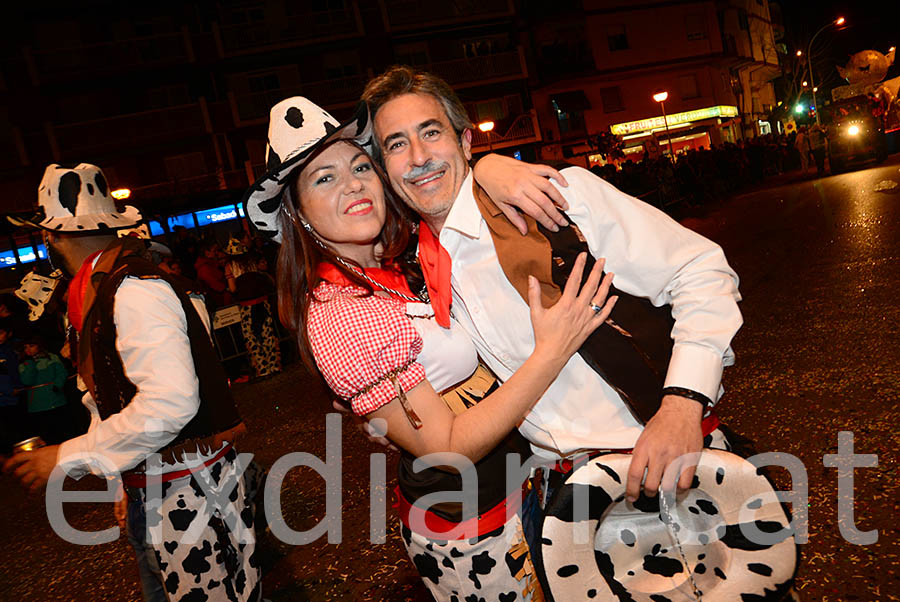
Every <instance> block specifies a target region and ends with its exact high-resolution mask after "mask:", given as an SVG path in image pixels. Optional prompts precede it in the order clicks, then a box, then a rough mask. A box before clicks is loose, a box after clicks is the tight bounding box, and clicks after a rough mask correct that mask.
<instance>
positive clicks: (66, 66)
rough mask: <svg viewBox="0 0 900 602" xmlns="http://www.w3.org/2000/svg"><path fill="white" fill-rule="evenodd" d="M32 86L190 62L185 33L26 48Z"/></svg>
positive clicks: (190, 54) (190, 49) (190, 52)
mask: <svg viewBox="0 0 900 602" xmlns="http://www.w3.org/2000/svg"><path fill="white" fill-rule="evenodd" d="M25 57H26V60H27V61H28V66H29V70H30V71H31V76H32V80H33V83H35V84H37V83H39V82H40V81H41V80H44V79H58V78H60V77H65V78H69V77H71V76H73V75H77V74H79V73H85V72H91V73H96V72H109V71H120V70H125V69H128V68H132V67H138V66H141V67H151V66H157V65H168V64H177V63H183V62H185V61H192V60H193V50H192V48H191V46H190V40H189V38H188V36H187V34H186V32H175V33H170V34H164V35H158V36H149V37H142V38H131V39H128V40H118V41H116V42H107V43H103V44H90V45H87V46H76V47H73V48H54V49H49V50H39V49H34V48H27V49H25Z"/></svg>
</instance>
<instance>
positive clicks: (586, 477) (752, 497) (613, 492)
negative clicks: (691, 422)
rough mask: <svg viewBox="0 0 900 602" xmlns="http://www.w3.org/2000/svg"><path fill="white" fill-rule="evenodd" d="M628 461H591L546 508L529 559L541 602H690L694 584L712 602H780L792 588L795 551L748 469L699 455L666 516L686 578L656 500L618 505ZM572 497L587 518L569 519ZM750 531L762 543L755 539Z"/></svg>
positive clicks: (714, 454)
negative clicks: (671, 518) (690, 476)
mask: <svg viewBox="0 0 900 602" xmlns="http://www.w3.org/2000/svg"><path fill="white" fill-rule="evenodd" d="M630 462H631V456H630V455H625V454H609V455H604V456H600V457H598V458H594V459H592V460H590V461H589V462H587V464H585V465H584V466H582V467H580V468H578V469H577V470H575V471H574V472H572V473H571V474H570V475H569V476H568V477H567V479H566V481H565V484H564V485H563V486H562V487H561V488H560V489H559V490H558V491H557V492H556V493H555V494H554V497H553V499H552V500H551V501H550V502H549V503H548V505H547V508H546V511H545V515H544V519H543V524H542V526H541V534H540V537H539V538H538V541H539V542H540V545H539V546H538V549H537V551H536V552H535V553H534V557H535V568H536V571H537V574H538V577H539V579H540V581H541V584H542V586H543V587H544V590H545V591H544V593H545V596H547V599H548V600H557V601H559V602H561V601H563V600H584V599H591V600H596V601H601V600H602V601H615V600H621V599H626V598H623V597H621V596H623V595H627V596H630V597H628V598H627V599H631V600H634V601H635V602H643V601H646V602H651V601H653V600H662V599H669V600H681V599H684V600H691V599H694V595H693V585H692V583H691V578H693V582H694V583H695V584H696V585H697V587H698V589H700V590H701V591H702V592H703V599H704V600H707V601H709V602H713V601H721V602H724V601H726V600H728V601H730V600H742V599H754V600H755V599H760V600H762V599H766V600H768V599H772V600H777V599H780V597H779V596H778V594H779V593H784V592H786V591H787V590H788V589H789V588H790V586H791V583H792V580H793V576H794V572H795V568H796V544H795V542H794V538H793V534H792V532H791V531H790V530H789V529H790V527H789V520H788V517H787V515H786V514H785V511H784V509H783V508H782V507H781V505H780V504H779V503H778V501H777V499H776V497H775V492H774V490H773V488H772V486H771V484H770V483H769V482H768V480H766V478H765V477H764V476H761V475H759V474H757V472H756V467H755V466H753V465H752V464H750V463H749V462H747V461H746V460H744V459H742V458H740V457H738V456H736V455H734V454H731V453H729V452H724V451H720V450H710V449H707V450H704V451H703V454H702V455H701V458H700V462H699V464H698V466H697V471H696V478H695V479H694V483H693V486H692V487H691V489H689V490H688V491H687V492H685V493H684V494H680V495H679V501H678V504H677V505H676V507H675V509H674V511H673V514H674V518H675V521H676V523H677V524H678V527H676V528H677V533H678V534H679V542H678V543H680V544H681V549H682V551H683V553H684V559H686V560H687V563H688V567H687V568H688V570H689V571H690V573H689V572H688V570H685V567H684V563H683V559H682V556H681V553H680V552H679V550H678V545H677V544H676V542H675V541H674V540H673V538H672V536H671V534H670V531H669V528H668V527H667V526H666V525H665V523H663V521H662V519H661V518H660V516H659V500H658V498H647V497H644V496H642V497H641V498H639V499H638V500H637V501H636V502H635V503H634V504H632V503H630V502H627V501H626V500H625V483H626V480H627V474H628V466H629V464H630ZM579 496H583V498H582V499H585V500H587V509H586V510H587V514H586V516H587V519H586V520H581V521H575V520H574V519H573V508H574V507H576V506H575V505H573V501H574V500H575V499H576V498H578V497H579ZM754 528H758V529H760V530H762V531H763V533H765V534H766V535H765V536H764V537H762V538H760V537H753V536H752V535H753V534H754V533H757V532H756V531H754V530H753V529H754ZM742 595H746V597H742ZM768 596H773V597H771V598H770V597H768Z"/></svg>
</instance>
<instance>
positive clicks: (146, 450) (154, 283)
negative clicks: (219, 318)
mask: <svg viewBox="0 0 900 602" xmlns="http://www.w3.org/2000/svg"><path fill="white" fill-rule="evenodd" d="M194 306H195V307H196V308H197V310H198V313H199V314H200V316H201V318H202V319H203V322H204V324H206V325H207V329H208V328H209V317H208V315H207V313H206V309H205V308H204V307H203V305H202V303H198V302H196V301H195V303H194ZM114 319H115V324H116V334H117V337H116V349H117V350H118V351H119V354H120V356H121V358H122V364H123V365H124V367H125V375H126V376H127V377H128V379H129V380H130V381H131V382H132V383H134V385H135V386H136V387H137V393H136V394H135V396H134V398H133V399H132V400H131V403H129V404H128V405H127V406H125V408H124V409H123V410H122V411H121V412H118V413H116V414H113V415H112V416H110V417H108V418H107V419H106V420H101V419H100V415H99V413H98V411H97V406H96V403H95V402H94V400H93V399H92V398H91V395H90V393H85V395H84V398H83V401H82V402H83V403H84V405H85V406H86V407H87V408H88V410H89V411H90V414H91V425H90V428H89V429H88V432H87V433H85V434H84V435H81V436H80V437H75V438H74V439H70V440H68V441H66V442H64V443H62V444H61V445H60V448H59V455H58V463H59V465H60V466H61V467H62V468H63V469H64V470H65V471H66V472H67V473H68V474H69V475H70V476H72V477H74V478H80V477H82V476H84V475H85V474H87V473H88V472H92V473H94V474H96V475H98V476H115V473H116V472H121V471H124V470H128V469H129V468H133V467H134V466H136V465H138V464H139V463H140V462H141V461H143V460H144V459H145V458H147V456H148V455H149V454H151V453H154V452H156V451H158V450H160V449H162V448H163V447H165V446H166V445H167V444H169V443H171V442H172V441H173V440H174V439H175V437H176V436H177V435H178V433H179V432H180V431H181V429H182V428H183V427H184V426H185V425H186V424H187V423H188V422H189V421H190V420H191V419H192V418H193V417H194V415H195V414H196V413H197V409H198V408H199V407H200V383H199V380H198V378H197V374H196V372H195V370H194V360H193V356H192V355H191V347H190V340H189V339H188V334H187V319H186V317H185V315H184V310H183V309H182V307H181V302H180V301H179V300H178V297H177V296H176V295H175V291H173V290H172V287H171V286H169V284H168V283H166V282H165V281H164V280H156V279H139V278H126V279H125V280H123V281H122V284H121V285H120V286H119V288H118V290H117V291H116V297H115V309H114ZM217 452H218V450H214V451H211V452H210V453H209V454H206V455H197V454H190V456H189V457H186V458H185V462H184V463H178V464H174V465H173V464H165V466H164V467H163V470H164V471H169V470H179V469H182V468H186V467H189V466H194V465H197V464H199V463H203V462H204V461H206V460H207V459H209V458H211V457H212V456H214V455H215V454H216V453H217Z"/></svg>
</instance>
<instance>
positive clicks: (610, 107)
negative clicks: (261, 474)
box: [600, 86, 625, 113]
mask: <svg viewBox="0 0 900 602" xmlns="http://www.w3.org/2000/svg"><path fill="white" fill-rule="evenodd" d="M600 102H602V103H603V112H604V113H615V112H616V111H624V110H625V105H624V103H622V90H621V89H620V88H619V86H615V87H613V88H600Z"/></svg>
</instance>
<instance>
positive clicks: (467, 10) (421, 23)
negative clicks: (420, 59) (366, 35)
mask: <svg viewBox="0 0 900 602" xmlns="http://www.w3.org/2000/svg"><path fill="white" fill-rule="evenodd" d="M381 11H382V15H383V17H384V24H385V27H386V28H387V29H388V30H398V29H412V28H420V27H428V26H430V25H443V24H446V23H454V22H467V21H483V20H485V19H489V18H491V17H504V16H511V15H512V14H513V9H512V6H511V2H510V0H454V1H453V2H432V1H431V0H382V1H381Z"/></svg>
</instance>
